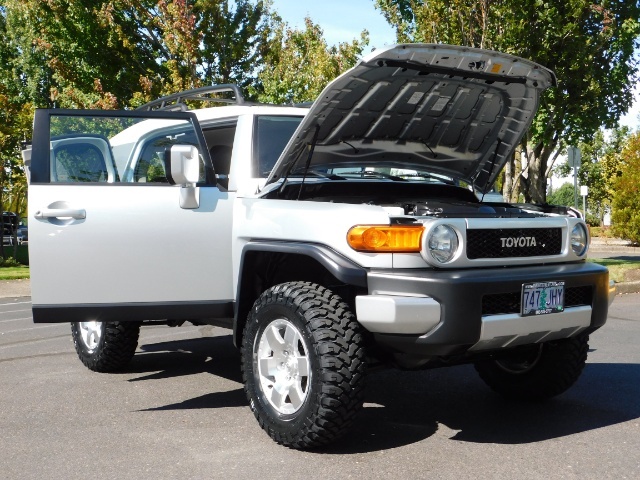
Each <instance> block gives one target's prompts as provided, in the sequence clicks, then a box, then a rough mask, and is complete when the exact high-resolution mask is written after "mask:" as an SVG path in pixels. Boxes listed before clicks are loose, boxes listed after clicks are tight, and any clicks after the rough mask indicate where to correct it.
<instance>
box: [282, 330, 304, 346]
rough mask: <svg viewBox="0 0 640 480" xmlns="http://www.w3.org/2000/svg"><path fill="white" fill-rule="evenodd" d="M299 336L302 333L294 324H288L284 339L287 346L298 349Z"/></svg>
mask: <svg viewBox="0 0 640 480" xmlns="http://www.w3.org/2000/svg"><path fill="white" fill-rule="evenodd" d="M299 338H300V334H299V333H298V331H297V330H296V329H295V328H293V325H287V329H286V330H285V332H284V341H285V343H286V344H287V346H288V347H291V348H293V349H294V350H297V348H298V340H299Z"/></svg>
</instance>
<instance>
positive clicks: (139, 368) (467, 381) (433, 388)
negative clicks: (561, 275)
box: [126, 335, 640, 455]
mask: <svg viewBox="0 0 640 480" xmlns="http://www.w3.org/2000/svg"><path fill="white" fill-rule="evenodd" d="M141 349H142V351H143V352H144V353H143V354H137V355H136V357H134V360H133V362H132V363H131V366H130V368H129V369H128V370H127V371H126V373H149V375H146V376H142V377H139V378H136V379H132V380H130V381H143V380H158V379H163V378H171V377H177V376H184V375H192V374H199V373H210V374H212V375H218V376H221V377H223V378H226V379H229V380H232V381H234V382H238V384H241V382H242V378H241V374H240V355H239V353H238V351H237V350H236V349H235V347H234V346H233V344H232V341H231V336H230V335H229V336H222V337H211V338H198V339H193V340H183V341H173V342H165V343H158V344H153V345H143V346H141ZM638 398H640V365H637V364H620V363H589V364H587V367H586V368H585V370H584V372H583V374H582V377H581V378H580V380H579V381H578V382H577V384H576V385H574V386H573V387H572V388H571V389H570V390H569V391H568V392H566V393H565V394H563V395H561V396H560V397H558V398H555V399H553V400H550V401H548V402H543V403H517V402H511V401H507V400H505V399H503V398H502V397H500V396H498V395H497V394H494V393H493V392H492V391H490V390H489V389H488V387H486V386H485V385H484V384H483V383H482V381H481V380H480V379H479V377H478V376H477V375H476V373H475V370H474V369H473V367H472V366H468V365H466V366H460V367H453V368H446V369H440V370H427V371H420V372H405V371H398V370H393V369H388V370H381V371H377V372H373V373H371V374H370V375H369V376H368V379H367V389H366V395H365V408H364V409H363V411H362V412H361V413H360V414H359V416H358V417H357V419H356V421H355V424H354V425H353V427H352V429H351V431H350V433H349V434H348V435H347V436H346V437H345V438H343V439H342V440H340V441H338V442H336V443H335V444H333V445H331V446H328V447H325V448H323V449H318V450H315V451H314V452H315V453H318V454H340V455H344V454H356V453H363V452H371V451H379V450H386V449H390V448H397V447H401V446H404V445H409V444H412V443H416V442H419V441H421V440H424V439H426V438H429V437H431V436H433V435H444V436H447V437H448V438H450V439H451V440H457V441H463V442H474V443H499V444H523V443H533V442H540V441H544V440H549V439H552V438H558V437H563V436H567V435H573V434H576V433H580V432H584V431H589V430H594V429H598V428H602V427H607V426H609V425H614V424H618V423H622V422H626V421H630V420H634V419H637V418H640V402H638ZM246 406H248V403H247V400H246V397H245V395H244V392H243V389H242V387H241V386H240V388H238V389H237V390H232V391H225V392H212V393H209V394H207V395H204V396H201V397H197V398H193V399H188V400H185V401H184V402H181V403H178V404H172V405H165V406H162V407H159V408H155V409H154V410H182V409H215V408H229V407H246Z"/></svg>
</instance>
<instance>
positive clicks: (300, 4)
mask: <svg viewBox="0 0 640 480" xmlns="http://www.w3.org/2000/svg"><path fill="white" fill-rule="evenodd" d="M374 4H375V2H374V0H314V1H309V0H273V8H274V9H275V10H276V11H277V12H278V13H279V14H280V16H281V17H282V19H283V20H284V21H286V22H287V23H288V24H289V26H291V27H298V28H303V27H304V18H305V16H309V17H311V20H313V22H314V23H316V24H318V25H320V27H321V28H322V29H323V31H324V35H325V39H326V41H327V43H328V44H329V45H335V44H337V43H340V42H349V41H351V40H353V39H354V38H356V39H359V38H360V32H362V30H364V29H367V30H368V31H369V35H370V41H369V46H368V47H367V48H365V50H364V52H363V54H367V53H369V52H370V51H371V50H372V48H380V47H383V46H385V45H392V44H394V43H395V32H394V30H393V29H392V28H391V27H390V26H389V24H388V23H387V21H386V20H385V19H384V17H383V16H382V14H381V13H380V11H379V10H376V8H375V6H374ZM634 98H635V101H634V104H633V106H632V108H631V110H630V111H629V112H628V113H627V114H626V115H625V116H623V117H622V118H621V119H620V124H621V125H627V126H629V127H631V129H633V130H637V129H639V128H640V119H639V118H638V116H639V115H640V86H636V88H635V94H634Z"/></svg>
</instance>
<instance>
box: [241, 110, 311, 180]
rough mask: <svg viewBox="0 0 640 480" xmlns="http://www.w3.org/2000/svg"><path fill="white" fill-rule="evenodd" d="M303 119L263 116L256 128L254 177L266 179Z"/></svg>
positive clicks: (258, 119) (257, 122)
mask: <svg viewBox="0 0 640 480" xmlns="http://www.w3.org/2000/svg"><path fill="white" fill-rule="evenodd" d="M302 118H303V117H292V116H284V115H261V116H259V117H258V118H257V119H256V123H255V126H254V145H253V158H254V165H253V176H254V177H258V178H266V177H268V176H269V173H271V170H272V169H273V166H274V165H275V164H276V161H277V160H278V158H279V157H280V154H281V153H282V151H283V150H284V147H286V146H287V143H288V142H289V140H290V139H291V137H292V136H293V132H295V131H296V128H298V125H299V124H300V122H301V121H302Z"/></svg>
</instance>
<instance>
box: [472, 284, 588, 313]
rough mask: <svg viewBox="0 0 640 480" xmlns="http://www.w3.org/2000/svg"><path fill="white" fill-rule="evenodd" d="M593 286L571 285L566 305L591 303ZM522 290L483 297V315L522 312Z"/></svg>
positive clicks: (566, 289)
mask: <svg viewBox="0 0 640 480" xmlns="http://www.w3.org/2000/svg"><path fill="white" fill-rule="evenodd" d="M592 292H593V288H592V287H591V286H584V287H569V288H565V291H564V307H565V308H569V307H579V306H583V305H591V298H592V296H593V295H592ZM521 297H522V293H521V292H510V293H492V294H490V295H485V296H484V297H482V315H483V316H484V315H503V314H508V313H520V301H521Z"/></svg>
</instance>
